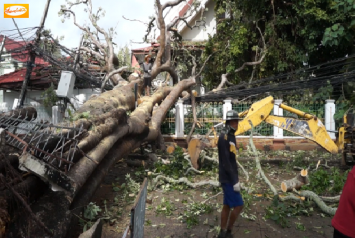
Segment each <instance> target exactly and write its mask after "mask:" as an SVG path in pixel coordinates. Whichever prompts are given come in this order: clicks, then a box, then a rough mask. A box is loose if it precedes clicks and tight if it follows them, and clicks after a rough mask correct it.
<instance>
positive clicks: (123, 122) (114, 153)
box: [2, 0, 202, 237]
mask: <svg viewBox="0 0 355 238" xmlns="http://www.w3.org/2000/svg"><path fill="white" fill-rule="evenodd" d="M181 2H183V0H176V1H171V2H167V3H165V4H163V5H162V4H161V3H160V1H159V0H156V12H157V16H156V19H157V22H158V23H159V24H158V27H159V29H160V35H161V38H160V48H159V51H158V54H157V59H156V61H155V62H156V63H155V64H154V66H153V70H152V76H153V78H154V77H155V76H156V75H157V74H158V73H160V72H164V71H166V72H168V73H169V74H170V75H171V77H172V78H176V72H175V70H174V67H173V65H172V63H171V59H170V57H169V55H171V47H170V41H171V35H170V34H171V32H172V31H174V29H173V25H174V24H175V23H176V21H175V23H174V24H173V23H169V24H167V25H166V24H165V21H164V17H163V12H164V10H166V9H167V8H170V7H174V6H176V5H178V4H179V3H181ZM78 4H87V6H88V13H89V18H90V22H91V24H92V25H93V26H94V27H95V29H96V30H97V32H96V33H95V32H92V31H90V29H89V28H88V27H83V26H81V25H79V23H77V22H76V19H75V13H74V12H73V11H72V9H71V8H72V7H73V6H74V5H78ZM99 12H100V11H99ZM61 13H63V14H67V16H69V15H71V16H73V17H74V24H75V25H76V26H78V27H79V28H80V29H81V30H82V31H83V32H84V33H85V34H86V37H88V38H89V39H90V41H91V43H92V44H94V45H96V47H97V48H98V49H99V51H98V52H94V51H93V50H92V49H86V48H84V47H81V48H80V50H83V51H86V52H89V53H90V54H92V55H95V56H96V57H97V59H99V60H102V61H104V62H105V63H106V65H107V68H108V69H109V71H110V74H109V75H110V76H112V77H111V79H112V80H113V81H115V80H114V75H117V74H115V73H114V68H113V66H112V64H113V62H112V60H113V55H112V40H111V39H110V34H109V33H106V32H105V31H103V29H102V28H100V27H99V26H98V25H97V20H98V18H97V16H95V15H92V6H91V1H90V0H89V1H81V2H77V3H70V6H69V7H67V8H62V10H61ZM99 33H101V34H103V35H104V37H105V39H106V43H107V45H103V44H102V43H100V42H97V40H96V39H95V38H96V36H97V35H98V34H99ZM110 42H111V43H110ZM106 49H108V50H106ZM196 67H197V65H196V64H195V65H194V69H193V71H192V72H193V74H192V75H191V76H190V77H189V78H187V79H183V80H181V81H180V82H179V83H177V84H176V85H175V86H174V87H167V86H165V87H162V88H158V89H157V91H156V92H155V93H154V94H153V95H152V96H151V97H141V98H140V104H139V105H138V106H137V108H136V106H135V105H136V104H135V92H134V88H135V85H138V94H141V92H142V89H143V87H142V82H141V80H140V79H138V80H135V81H132V82H129V83H128V82H124V83H123V84H120V85H118V86H116V87H115V88H114V89H113V90H111V91H107V92H104V93H102V94H101V95H99V96H93V97H91V98H90V99H89V100H87V101H86V102H85V103H84V105H83V106H82V107H81V108H79V109H78V110H77V111H76V112H75V113H74V115H73V122H72V123H71V124H70V125H71V126H72V129H70V128H69V129H66V131H65V132H67V133H68V135H69V134H70V135H71V134H73V133H72V132H74V131H75V129H77V128H82V134H81V135H80V136H78V137H77V139H78V140H79V142H78V144H77V146H76V147H75V148H73V147H71V148H70V147H68V146H65V145H63V146H62V147H61V148H64V151H63V154H64V155H72V161H71V163H72V164H71V169H70V170H69V171H67V168H64V166H63V164H60V163H58V164H56V165H55V169H57V170H58V171H59V172H58V173H60V174H62V175H63V176H65V177H67V178H68V181H70V183H71V185H72V188H71V189H70V190H66V189H65V188H64V187H63V188H62V189H61V190H63V189H64V191H65V192H64V193H63V192H60V193H59V192H56V193H54V192H49V193H48V194H46V195H45V196H43V198H41V199H40V200H39V201H38V203H36V204H41V203H42V205H41V206H39V205H34V206H33V209H34V211H33V212H34V213H35V214H37V215H38V214H41V219H40V220H41V221H42V222H43V223H44V227H45V229H46V230H48V229H49V230H53V231H54V234H53V237H63V236H65V234H66V231H67V230H68V229H69V228H68V227H70V226H69V224H70V221H71V220H72V213H77V212H78V210H77V209H76V208H77V207H84V206H85V205H87V203H88V202H89V201H90V198H91V196H92V195H93V193H94V192H95V190H96V189H97V187H98V186H99V185H100V183H101V181H102V179H103V178H104V176H105V175H106V174H107V171H108V170H109V168H110V167H111V166H112V164H113V163H115V161H117V160H118V159H121V158H122V157H124V156H125V155H127V154H128V153H129V152H130V151H131V150H133V149H135V148H138V147H139V146H140V145H141V144H142V143H145V142H148V143H153V144H156V147H157V148H162V147H164V141H163V140H162V136H161V132H160V126H161V123H162V121H163V120H164V119H165V116H166V113H167V111H168V110H169V109H170V108H171V107H172V106H173V105H174V103H175V102H176V100H177V99H178V98H179V97H181V96H182V94H183V92H184V91H190V87H191V86H193V85H195V83H196V77H197V76H198V75H199V74H200V73H201V72H202V69H201V70H200V72H199V73H198V74H196V73H195V72H196ZM120 80H121V79H120ZM115 84H116V83H115ZM67 123H68V122H64V123H63V124H62V125H67ZM45 130H49V129H45ZM58 133H59V132H58ZM60 133H62V132H60ZM53 135H54V136H55V135H56V133H54V134H53ZM54 136H53V137H52V138H51V139H52V140H51V142H50V144H53V145H55V144H57V143H59V142H60V140H59V139H56V138H55V137H54ZM29 146H30V145H29ZM32 146H33V145H32ZM69 148H70V149H69ZM49 152H50V153H55V151H49ZM26 168H27V169H28V170H30V171H31V167H26ZM29 183H30V184H31V186H32V185H34V186H36V182H32V181H29ZM58 186H59V187H60V186H63V185H61V184H58ZM10 192H11V191H10ZM54 196H57V197H56V198H55V200H57V199H60V201H61V202H59V203H58V204H57V208H56V209H59V210H60V211H68V212H63V213H58V214H56V216H54V217H53V216H52V214H50V213H48V207H49V205H46V204H48V203H51V202H53V199H54ZM52 198H53V199H52ZM70 209H73V210H72V211H71V212H69V211H70ZM21 219H22V220H21ZM23 219H24V218H21V217H19V218H18V220H17V221H14V224H18V225H19V224H26V221H23ZM53 219H55V220H57V221H58V223H60V224H62V225H61V226H62V228H63V230H60V231H58V230H57V229H56V227H55V222H53ZM20 221H22V222H20ZM74 223H75V222H74ZM65 224H66V225H65ZM75 224H76V223H75ZM2 228H3V227H2ZM26 229H32V231H36V232H35V234H36V237H44V236H45V234H43V232H42V234H41V233H39V231H40V230H41V228H38V226H37V227H34V226H31V227H26V226H24V225H19V226H17V228H16V231H15V230H11V231H10V232H9V234H11V235H10V236H9V237H16V236H19V235H20V234H23V233H24V232H25V230H26ZM32 233H33V232H32Z"/></svg>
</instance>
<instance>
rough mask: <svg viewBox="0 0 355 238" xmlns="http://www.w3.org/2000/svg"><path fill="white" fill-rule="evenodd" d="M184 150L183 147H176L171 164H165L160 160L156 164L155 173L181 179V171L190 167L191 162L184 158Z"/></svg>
mask: <svg viewBox="0 0 355 238" xmlns="http://www.w3.org/2000/svg"><path fill="white" fill-rule="evenodd" d="M183 153H184V152H183V150H182V148H181V147H176V148H175V151H174V152H173V157H174V158H173V159H171V160H170V163H169V164H164V163H163V162H162V161H158V162H156V163H155V164H154V167H155V173H162V174H164V175H166V176H168V177H171V178H173V179H179V178H180V177H181V172H182V171H186V169H188V168H190V165H189V162H188V161H187V160H185V159H184V155H183Z"/></svg>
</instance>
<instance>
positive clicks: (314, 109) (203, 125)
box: [161, 101, 325, 136]
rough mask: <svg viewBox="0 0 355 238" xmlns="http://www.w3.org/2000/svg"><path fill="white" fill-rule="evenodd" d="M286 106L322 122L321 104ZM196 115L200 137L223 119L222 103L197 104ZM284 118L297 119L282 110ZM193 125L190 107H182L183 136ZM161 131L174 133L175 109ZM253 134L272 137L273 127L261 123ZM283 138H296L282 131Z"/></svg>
mask: <svg viewBox="0 0 355 238" xmlns="http://www.w3.org/2000/svg"><path fill="white" fill-rule="evenodd" d="M284 103H285V104H286V105H289V106H291V107H294V108H296V109H299V110H301V111H304V112H307V113H311V114H313V115H316V116H317V117H318V118H320V119H321V120H322V121H323V120H324V114H325V112H324V110H325V106H324V103H322V102H314V103H310V104H303V103H302V102H293V103H287V102H284ZM252 104H253V102H248V101H245V102H239V103H238V104H232V109H233V110H236V111H237V112H242V111H245V110H247V109H248V108H250V106H251V105H252ZM196 115H197V120H198V122H199V125H197V126H196V127H195V131H194V132H195V133H196V134H200V135H205V134H206V133H207V132H208V131H209V129H211V127H212V125H216V124H218V123H220V122H222V120H223V119H222V118H223V102H212V103H211V102H209V103H207V102H206V103H197V104H196ZM270 115H274V112H273V110H271V112H270ZM283 116H284V117H297V115H295V114H292V113H290V112H288V111H286V110H283ZM192 123H193V115H192V108H191V105H184V134H185V135H187V134H188V133H189V132H190V129H191V126H192ZM221 129H222V127H217V128H216V130H217V133H219V132H220V130H221ZM161 131H162V133H163V134H165V135H169V134H170V135H171V134H174V133H175V108H172V109H171V110H170V111H169V112H168V113H167V116H166V118H165V120H164V122H163V123H162V126H161ZM254 134H255V135H258V136H273V135H274V126H273V125H271V124H267V123H265V122H262V123H261V124H260V125H258V126H256V127H255V130H254ZM242 135H244V136H248V135H250V131H247V132H245V133H243V134H242ZM284 136H297V135H295V134H293V133H291V132H288V131H285V130H284Z"/></svg>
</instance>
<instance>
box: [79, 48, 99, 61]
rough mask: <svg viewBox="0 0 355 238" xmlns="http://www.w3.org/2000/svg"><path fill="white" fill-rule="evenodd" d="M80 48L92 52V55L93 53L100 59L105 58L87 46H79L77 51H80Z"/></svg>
mask: <svg viewBox="0 0 355 238" xmlns="http://www.w3.org/2000/svg"><path fill="white" fill-rule="evenodd" d="M80 50H84V51H86V52H88V53H90V54H92V55H95V56H96V57H98V58H99V59H101V60H105V57H104V56H102V55H101V54H100V53H99V52H96V51H93V50H91V49H89V48H88V47H85V46H81V47H80V48H79V51H80Z"/></svg>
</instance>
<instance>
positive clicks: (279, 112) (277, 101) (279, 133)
mask: <svg viewBox="0 0 355 238" xmlns="http://www.w3.org/2000/svg"><path fill="white" fill-rule="evenodd" d="M281 103H282V99H275V104H274V115H275V116H283V111H284V110H283V109H282V108H280V107H279V105H280V104H281ZM283 131H284V130H283V129H281V128H279V127H277V126H274V138H275V139H282V138H283V137H284V133H283Z"/></svg>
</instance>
